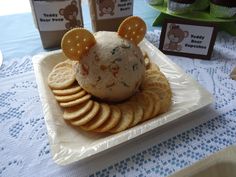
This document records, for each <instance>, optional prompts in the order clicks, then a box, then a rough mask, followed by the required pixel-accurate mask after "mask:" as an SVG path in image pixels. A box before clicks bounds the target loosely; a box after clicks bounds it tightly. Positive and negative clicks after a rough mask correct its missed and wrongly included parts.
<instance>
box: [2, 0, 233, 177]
mask: <svg viewBox="0 0 236 177" xmlns="http://www.w3.org/2000/svg"><path fill="white" fill-rule="evenodd" d="M83 10H84V18H85V27H87V28H89V29H91V25H90V21H89V15H88V7H87V5H86V4H83ZM134 10H135V14H136V15H139V16H141V17H142V18H143V19H144V20H145V21H146V23H147V25H148V30H149V31H148V33H147V35H146V38H147V39H148V40H149V41H150V42H152V43H153V44H154V45H155V46H157V47H158V45H159V37H160V28H156V27H152V26H151V24H152V22H153V20H154V19H155V17H156V16H157V13H158V12H156V11H154V10H152V9H151V8H150V7H148V6H147V5H146V4H145V3H144V2H143V1H135V7H134ZM0 27H1V28H0V29H1V34H0V49H1V50H2V52H3V55H4V62H3V66H2V67H1V68H0V130H1V131H0V156H1V160H0V176H3V177H5V176H8V177H10V176H11V177H14V176H17V177H28V176H40V177H42V176H60V177H66V176H70V177H75V176H91V177H93V176H99V177H102V176H140V177H141V176H168V175H170V174H172V173H174V172H176V171H178V170H180V169H182V168H184V167H186V166H189V165H191V164H193V163H194V162H196V161H198V160H200V159H202V158H204V157H206V156H209V155H210V154H212V153H214V152H217V151H219V150H221V149H224V148H226V147H228V146H230V145H233V144H235V143H236V128H235V127H236V106H235V105H236V92H235V88H236V81H233V80H231V79H230V78H229V74H230V72H231V70H232V69H233V67H234V66H236V53H235V49H236V38H235V37H232V36H230V35H228V34H226V33H223V32H221V33H219V34H218V36H217V41H216V44H215V47H214V52H213V56H212V59H211V60H210V61H207V60H199V59H189V58H184V57H175V56H169V57H170V58H171V60H172V61H174V62H175V63H177V64H178V65H179V66H181V67H182V68H183V69H184V71H185V72H186V73H188V74H189V75H191V76H192V77H193V78H194V79H196V80H197V81H198V82H199V83H200V84H201V85H202V86H203V87H205V88H206V89H207V90H208V91H210V92H211V93H212V94H213V97H214V103H213V104H212V105H210V106H209V107H206V108H205V109H203V110H200V111H198V112H195V113H192V114H191V115H188V116H186V117H184V118H182V119H181V120H180V121H178V122H176V123H174V124H172V125H169V126H166V127H163V128H160V129H157V130H155V131H152V132H151V133H149V134H146V135H144V136H142V137H141V138H139V139H136V140H135V142H132V143H127V144H124V145H122V146H120V147H118V148H116V149H114V150H112V151H109V152H107V153H104V154H102V155H101V156H99V157H97V158H96V159H92V160H88V161H85V162H82V163H73V164H71V165H68V166H58V165H56V164H55V163H54V162H53V161H52V159H51V155H50V146H49V143H48V138H47V130H46V127H45V122H44V117H43V112H42V105H41V102H40V99H39V95H38V90H37V84H36V81H35V76H34V71H33V66H32V56H34V55H36V54H38V53H39V52H47V51H45V50H44V49H43V48H42V45H41V41H40V37H39V34H38V31H37V30H36V29H35V28H34V25H33V20H32V16H31V14H30V13H24V14H20V15H7V16H1V17H0Z"/></svg>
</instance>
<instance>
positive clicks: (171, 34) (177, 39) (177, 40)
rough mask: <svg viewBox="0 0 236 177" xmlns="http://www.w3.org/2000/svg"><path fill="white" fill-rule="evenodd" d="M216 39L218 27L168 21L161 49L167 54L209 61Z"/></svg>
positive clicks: (163, 33) (164, 28)
mask: <svg viewBox="0 0 236 177" xmlns="http://www.w3.org/2000/svg"><path fill="white" fill-rule="evenodd" d="M215 38H216V27H215V26H214V25H212V24H206V23H201V22H192V21H180V20H174V19H172V20H166V21H165V24H164V25H163V29H162V34H161V40H160V47H159V48H160V50H162V51H163V53H166V54H171V55H181V56H187V57H195V58H203V59H209V58H210V56H211V53H212V50H213V46H214V43H215Z"/></svg>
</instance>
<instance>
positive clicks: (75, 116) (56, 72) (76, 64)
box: [48, 16, 172, 133]
mask: <svg viewBox="0 0 236 177" xmlns="http://www.w3.org/2000/svg"><path fill="white" fill-rule="evenodd" d="M145 33H146V25H145V22H144V21H143V20H142V19H141V18H139V17H135V16H131V17H128V18H126V19H125V20H124V21H123V22H122V23H121V25H120V26H119V29H118V31H117V32H108V31H100V32H97V33H94V34H92V33H90V32H89V31H88V30H86V29H83V28H74V29H72V30H70V31H68V32H67V33H66V34H65V35H64V37H63V39H62V44H61V47H62V51H63V53H64V55H65V56H66V57H67V58H68V59H67V60H65V61H63V62H61V63H59V64H57V65H56V66H54V68H53V69H52V71H51V73H50V74H49V75H48V85H49V87H50V88H51V90H52V92H53V94H54V95H55V99H56V100H57V101H58V103H59V105H60V107H61V108H62V109H63V118H64V120H65V121H67V122H68V123H70V124H71V125H73V126H79V127H80V128H81V129H83V130H85V131H92V132H110V133H117V132H121V131H123V130H126V129H128V128H131V127H133V126H135V125H137V124H139V123H142V122H144V121H146V120H149V119H151V118H154V117H156V116H157V115H159V114H162V113H165V112H167V111H168V109H169V108H170V105H171V98H172V92H171V88H170V85H169V82H168V80H167V78H166V77H165V75H164V74H163V73H162V72H161V71H160V68H159V67H158V66H157V65H156V64H154V63H152V62H151V60H150V59H149V57H148V55H147V53H146V52H145V51H141V49H140V48H139V46H138V44H139V43H140V42H141V41H142V40H143V38H144V36H145Z"/></svg>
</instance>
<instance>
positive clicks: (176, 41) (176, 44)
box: [164, 24, 189, 51]
mask: <svg viewBox="0 0 236 177" xmlns="http://www.w3.org/2000/svg"><path fill="white" fill-rule="evenodd" d="M188 35H189V33H188V31H183V30H182V29H181V28H180V27H179V26H178V25H176V24H171V25H170V29H169V31H168V33H167V37H168V39H169V40H170V42H169V43H167V44H165V45H164V49H165V50H171V51H181V50H182V46H181V45H180V43H181V42H182V41H183V40H184V38H186V37H188Z"/></svg>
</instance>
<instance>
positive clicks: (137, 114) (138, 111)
mask: <svg viewBox="0 0 236 177" xmlns="http://www.w3.org/2000/svg"><path fill="white" fill-rule="evenodd" d="M129 104H130V105H131V106H132V108H133V111H134V120H133V122H132V123H131V124H130V126H129V127H133V126H135V125H137V124H138V123H139V122H141V121H142V119H143V112H144V111H143V108H142V107H141V106H140V105H139V104H137V102H133V101H129Z"/></svg>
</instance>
